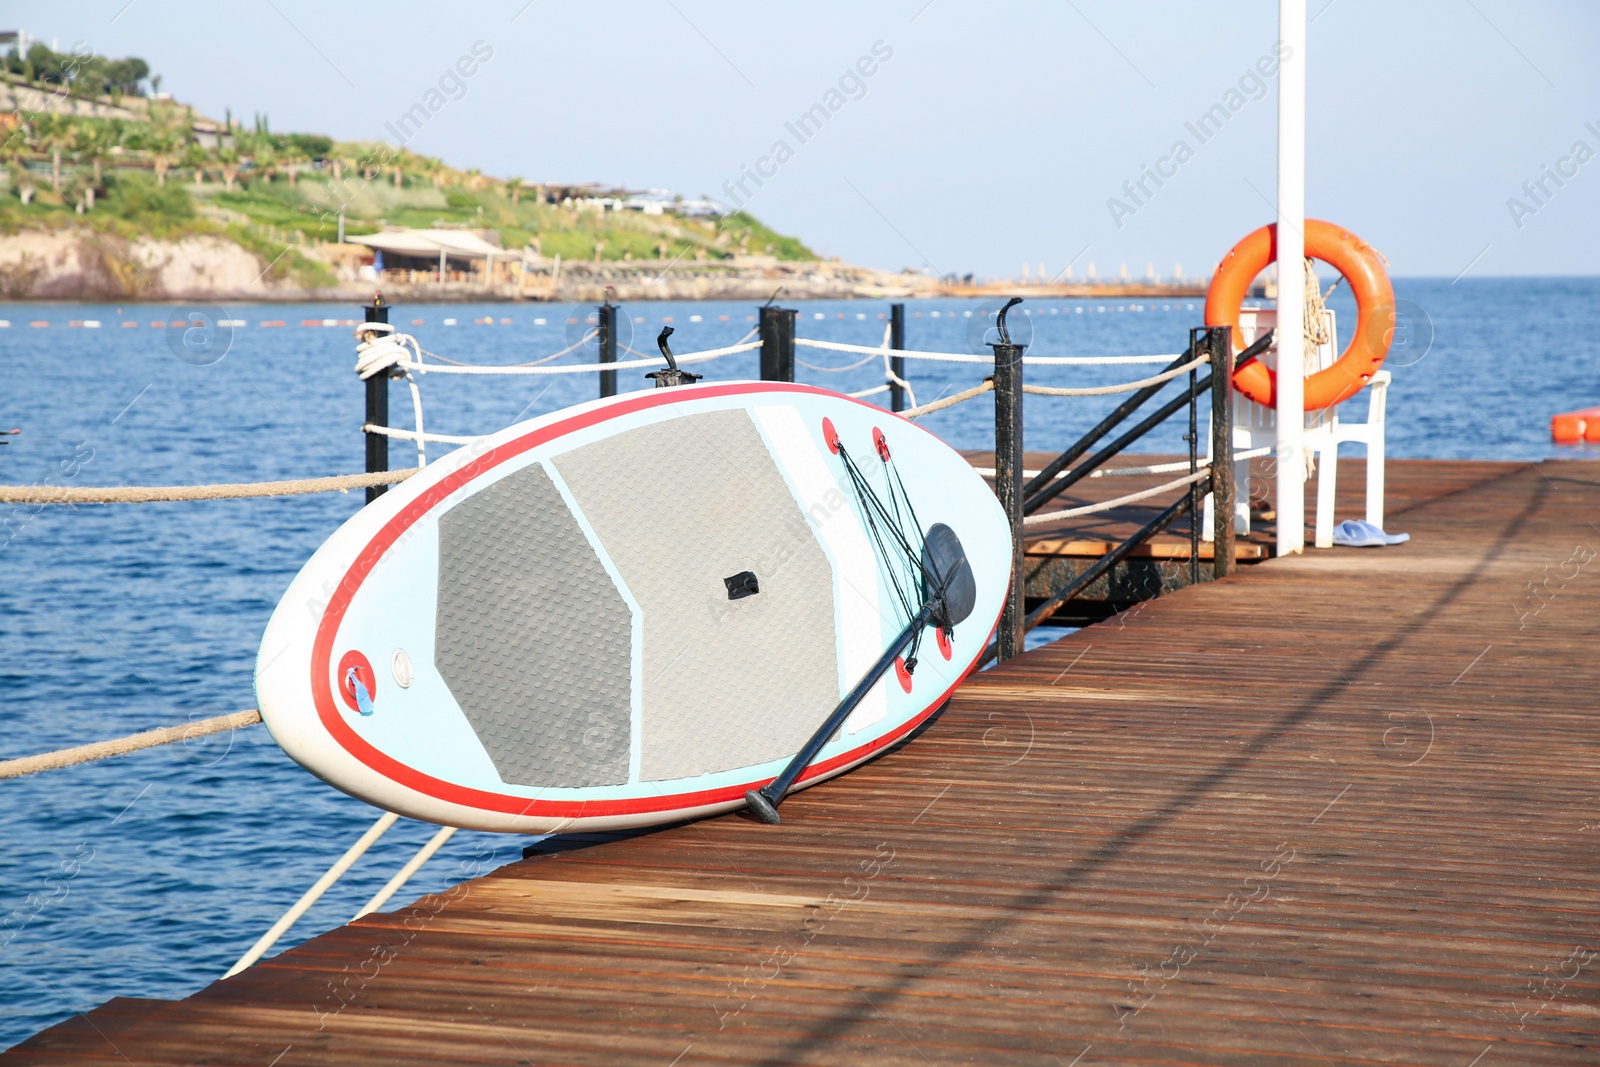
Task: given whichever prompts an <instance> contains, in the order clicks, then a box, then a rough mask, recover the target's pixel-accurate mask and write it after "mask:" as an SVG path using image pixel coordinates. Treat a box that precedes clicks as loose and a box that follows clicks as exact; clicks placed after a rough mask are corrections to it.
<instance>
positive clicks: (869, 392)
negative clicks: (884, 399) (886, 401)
mask: <svg viewBox="0 0 1600 1067" xmlns="http://www.w3.org/2000/svg"><path fill="white" fill-rule="evenodd" d="M889 389H890V387H889V386H887V385H875V386H873V387H872V388H871V389H863V390H861V391H860V392H859V393H846V394H844V395H845V396H853V397H855V398H856V399H857V400H859V399H861V398H862V397H864V396H877V395H878V394H879V393H887V392H888V391H889Z"/></svg>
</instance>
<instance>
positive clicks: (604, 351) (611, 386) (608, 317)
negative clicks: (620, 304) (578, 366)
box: [595, 299, 617, 396]
mask: <svg viewBox="0 0 1600 1067" xmlns="http://www.w3.org/2000/svg"><path fill="white" fill-rule="evenodd" d="M599 312H600V316H599V326H598V327H597V329H598V335H597V336H596V337H595V340H596V341H598V342H599V343H600V362H601V363H615V362H616V361H617V308H616V305H614V304H612V303H611V301H610V300H609V299H608V300H607V301H606V302H605V303H603V304H601V305H600V308H599ZM600 395H601V396H616V395H617V372H616V371H614V370H603V371H601V372H600Z"/></svg>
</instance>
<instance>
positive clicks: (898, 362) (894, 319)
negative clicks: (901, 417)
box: [889, 304, 906, 411]
mask: <svg viewBox="0 0 1600 1067" xmlns="http://www.w3.org/2000/svg"><path fill="white" fill-rule="evenodd" d="M889 347H890V348H892V349H894V350H895V351H896V352H900V351H903V350H904V349H905V347H906V306H905V305H904V304H890V305H889ZM889 373H890V374H893V375H894V376H895V379H896V380H895V381H892V382H890V383H889V410H890V411H904V410H905V406H906V390H905V386H903V385H901V384H900V383H901V382H903V381H905V380H906V357H905V356H890V357H889Z"/></svg>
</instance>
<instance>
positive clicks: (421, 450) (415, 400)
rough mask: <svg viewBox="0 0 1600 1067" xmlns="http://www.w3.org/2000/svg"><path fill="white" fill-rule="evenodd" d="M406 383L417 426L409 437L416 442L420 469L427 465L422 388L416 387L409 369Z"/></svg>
mask: <svg viewBox="0 0 1600 1067" xmlns="http://www.w3.org/2000/svg"><path fill="white" fill-rule="evenodd" d="M406 384H407V385H408V386H410V387H411V415H412V418H414V419H415V420H416V426H417V431H416V433H414V434H412V435H411V437H412V440H414V441H416V442H417V470H421V469H422V468H424V467H426V466H427V465H428V435H427V433H426V432H424V430H423V427H422V390H420V389H418V388H417V377H416V375H414V374H412V373H411V372H410V371H406Z"/></svg>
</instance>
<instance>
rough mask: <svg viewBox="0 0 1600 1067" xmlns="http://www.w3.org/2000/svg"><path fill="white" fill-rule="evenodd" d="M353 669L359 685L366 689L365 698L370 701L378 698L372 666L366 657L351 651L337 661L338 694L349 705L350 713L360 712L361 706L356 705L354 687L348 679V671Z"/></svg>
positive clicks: (376, 681)
mask: <svg viewBox="0 0 1600 1067" xmlns="http://www.w3.org/2000/svg"><path fill="white" fill-rule="evenodd" d="M352 667H353V668H355V672H356V677H357V678H359V679H360V680H361V684H362V685H364V686H366V687H367V696H368V698H370V699H372V700H376V699H377V698H378V676H377V675H375V674H373V673H372V664H371V663H368V662H367V657H365V656H363V655H362V654H361V653H359V652H357V651H356V650H355V649H353V648H352V649H351V650H350V651H349V652H346V653H345V654H344V658H343V659H341V660H339V694H340V695H341V696H343V697H344V702H345V703H346V704H348V705H350V710H351V711H360V710H361V706H360V705H359V704H357V703H356V687H355V684H354V683H353V682H352V681H351V679H350V669H351V668H352Z"/></svg>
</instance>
